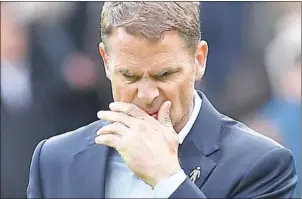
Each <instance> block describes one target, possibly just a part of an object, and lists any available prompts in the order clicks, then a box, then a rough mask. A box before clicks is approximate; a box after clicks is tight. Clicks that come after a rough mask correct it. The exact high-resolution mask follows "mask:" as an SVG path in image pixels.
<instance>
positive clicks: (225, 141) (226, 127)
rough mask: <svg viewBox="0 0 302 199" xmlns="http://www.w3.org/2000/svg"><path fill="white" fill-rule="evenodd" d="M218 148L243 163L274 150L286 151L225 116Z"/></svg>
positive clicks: (271, 140)
mask: <svg viewBox="0 0 302 199" xmlns="http://www.w3.org/2000/svg"><path fill="white" fill-rule="evenodd" d="M220 146H221V149H222V150H224V151H225V152H226V153H225V154H232V157H233V158H234V159H237V160H238V159H239V158H238V157H241V159H242V160H243V161H245V162H246V161H248V160H251V161H253V160H255V159H258V158H260V157H262V156H263V155H264V154H266V153H268V152H270V151H272V150H275V149H279V148H280V149H283V150H287V149H285V147H283V146H282V145H281V144H279V143H278V142H276V141H274V140H273V139H271V138H269V137H266V136H264V135H262V134H260V133H258V132H256V131H254V130H253V129H251V128H249V127H248V126H247V125H245V124H243V123H241V122H239V121H236V120H233V119H231V118H229V117H226V116H223V118H222V129H221V139H220Z"/></svg>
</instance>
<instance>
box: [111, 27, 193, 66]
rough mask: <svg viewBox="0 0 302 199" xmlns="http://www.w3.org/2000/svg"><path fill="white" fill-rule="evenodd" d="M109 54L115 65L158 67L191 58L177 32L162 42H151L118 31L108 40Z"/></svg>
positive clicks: (168, 34) (170, 33)
mask: <svg viewBox="0 0 302 199" xmlns="http://www.w3.org/2000/svg"><path fill="white" fill-rule="evenodd" d="M108 51H109V52H108V54H109V57H110V59H111V60H112V61H113V62H116V63H115V64H123V65H127V63H129V64H132V65H133V64H136V63H138V64H143V63H145V64H146V63H147V62H148V65H150V64H151V65H156V64H161V63H164V62H167V63H169V64H174V65H175V64H177V63H180V62H184V61H185V59H188V58H189V56H190V55H189V50H188V49H187V48H186V47H185V42H184V40H183V39H182V38H181V37H180V36H179V34H178V33H177V32H172V31H171V32H167V33H165V35H164V37H163V39H162V40H160V41H158V42H154V41H150V40H148V39H146V38H143V37H137V36H132V35H130V34H128V33H126V32H125V31H124V30H123V29H121V28H118V29H116V30H115V31H114V32H113V34H112V35H111V36H110V37H109V40H108Z"/></svg>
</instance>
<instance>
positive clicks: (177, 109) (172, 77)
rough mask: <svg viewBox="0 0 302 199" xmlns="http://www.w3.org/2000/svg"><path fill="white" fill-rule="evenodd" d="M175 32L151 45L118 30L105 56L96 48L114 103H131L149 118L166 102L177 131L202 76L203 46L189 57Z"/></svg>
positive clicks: (144, 40)
mask: <svg viewBox="0 0 302 199" xmlns="http://www.w3.org/2000/svg"><path fill="white" fill-rule="evenodd" d="M184 46H185V43H184V40H183V39H182V38H181V37H180V36H179V35H178V34H177V33H176V32H168V33H166V34H165V37H164V39H163V40H162V41H161V42H158V43H154V42H150V41H148V40H146V39H143V38H138V37H135V36H132V35H130V34H127V33H126V32H125V31H124V30H123V29H121V28H119V29H117V30H115V32H114V33H113V34H112V35H111V36H110V38H109V40H108V49H107V50H108V52H106V51H105V49H104V48H103V46H102V44H100V53H101V55H102V57H103V60H104V64H105V70H106V74H107V77H108V78H109V80H110V81H111V84H112V93H113V98H114V101H121V102H128V103H133V104H135V105H137V106H138V107H140V108H141V109H143V110H144V111H145V112H147V113H148V114H149V115H151V116H153V117H155V118H156V117H157V112H158V111H159V108H160V106H161V105H162V103H163V102H165V101H167V100H170V101H171V102H172V107H171V111H170V116H171V120H172V123H173V125H174V127H175V130H176V131H177V130H180V129H178V127H179V128H182V126H183V124H182V123H185V122H186V121H187V119H188V117H189V115H190V108H192V107H191V105H192V98H193V91H194V82H195V80H196V79H197V78H198V79H199V78H201V77H202V75H203V73H204V65H205V59H206V54H207V45H206V43H205V42H204V43H202V44H201V45H200V46H199V49H198V50H197V53H196V56H195V57H194V56H192V55H191V54H189V50H188V49H187V48H185V47H184Z"/></svg>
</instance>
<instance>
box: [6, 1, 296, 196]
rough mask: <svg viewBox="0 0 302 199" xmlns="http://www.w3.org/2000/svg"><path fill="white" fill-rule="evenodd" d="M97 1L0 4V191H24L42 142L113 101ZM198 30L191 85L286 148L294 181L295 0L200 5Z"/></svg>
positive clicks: (85, 120) (19, 193)
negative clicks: (202, 45)
mask: <svg viewBox="0 0 302 199" xmlns="http://www.w3.org/2000/svg"><path fill="white" fill-rule="evenodd" d="M102 5H103V2H1V198H12V197H15V198H25V197H26V187H27V183H28V175H29V167H30V161H31V156H32V153H33V151H34V148H35V146H36V145H37V144H38V142H39V141H40V140H42V139H45V138H48V137H50V136H54V135H58V134H62V133H64V132H67V131H71V130H74V129H76V128H78V127H80V126H83V125H87V124H89V123H91V122H93V121H95V120H97V117H96V113H97V111H99V110H100V109H106V108H107V106H108V104H109V102H110V101H111V99H112V96H111V89H110V83H109V81H108V80H107V79H106V77H105V74H104V69H103V63H102V60H101V57H100V55H99V53H98V43H99V41H100V32H99V22H100V10H101V7H102ZM201 27H202V31H203V35H204V37H205V39H206V40H207V41H208V43H209V57H208V61H207V71H206V74H205V77H204V78H203V79H202V80H201V81H200V82H197V83H196V88H198V89H201V90H203V91H204V92H205V93H206V94H207V96H208V98H209V99H210V100H211V101H212V103H213V104H214V106H215V107H216V108H217V109H218V110H219V111H221V112H222V113H224V114H226V115H228V116H231V117H233V118H235V119H238V120H240V121H243V122H244V123H246V124H248V125H249V126H250V127H252V128H253V129H255V130H257V131H258V132H260V133H262V134H264V135H266V136H269V137H271V138H273V139H275V140H276V141H278V142H279V143H281V144H283V145H285V146H286V147H288V148H289V149H290V150H291V151H292V152H293V154H294V156H295V160H296V166H297V171H298V173H299V178H300V170H301V168H300V156H301V148H300V138H301V137H300V136H301V130H300V125H301V114H300V108H301V2H232V3H229V2H203V3H202V4H201ZM295 197H299V198H301V184H300V179H299V184H298V186H297V190H296V193H295Z"/></svg>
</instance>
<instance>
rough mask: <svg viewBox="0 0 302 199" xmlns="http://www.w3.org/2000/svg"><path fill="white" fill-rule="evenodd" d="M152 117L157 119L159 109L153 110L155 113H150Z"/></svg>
mask: <svg viewBox="0 0 302 199" xmlns="http://www.w3.org/2000/svg"><path fill="white" fill-rule="evenodd" d="M148 114H149V115H150V116H151V117H153V118H155V119H157V115H158V111H156V112H153V113H148Z"/></svg>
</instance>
